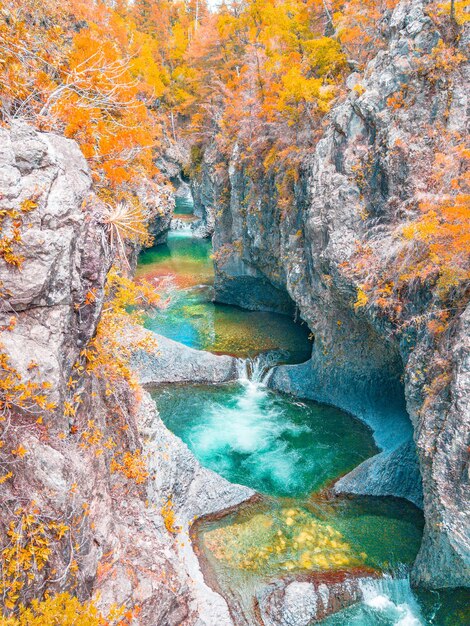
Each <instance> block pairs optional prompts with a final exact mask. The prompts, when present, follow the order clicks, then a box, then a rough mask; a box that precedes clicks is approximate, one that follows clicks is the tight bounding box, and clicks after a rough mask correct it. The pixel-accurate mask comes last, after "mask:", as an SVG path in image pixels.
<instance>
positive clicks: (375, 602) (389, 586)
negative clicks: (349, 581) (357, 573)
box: [361, 576, 426, 626]
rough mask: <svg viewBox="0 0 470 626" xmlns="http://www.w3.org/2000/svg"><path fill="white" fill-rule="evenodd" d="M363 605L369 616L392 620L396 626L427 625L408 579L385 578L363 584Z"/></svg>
mask: <svg viewBox="0 0 470 626" xmlns="http://www.w3.org/2000/svg"><path fill="white" fill-rule="evenodd" d="M361 591H362V594H363V604H364V607H365V610H366V612H367V614H370V616H371V617H372V616H373V615H377V617H384V618H385V619H387V620H390V623H392V624H394V626H421V625H422V624H425V623H426V622H425V621H424V619H423V617H422V615H421V610H420V608H419V605H418V602H417V600H416V598H415V597H414V595H413V592H412V590H411V586H410V581H409V579H408V578H407V577H406V578H393V577H391V576H384V577H383V578H379V579H377V580H372V581H371V580H367V581H364V582H363V583H361Z"/></svg>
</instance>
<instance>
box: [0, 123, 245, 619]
mask: <svg viewBox="0 0 470 626" xmlns="http://www.w3.org/2000/svg"><path fill="white" fill-rule="evenodd" d="M0 138H1V141H0V146H1V147H0V194H1V195H0V198H1V204H2V214H1V218H2V231H1V235H0V237H1V239H0V241H1V258H0V279H1V282H0V285H1V300H0V316H1V329H2V332H1V337H0V341H1V349H0V353H1V363H2V372H1V376H0V386H1V392H2V396H1V400H2V405H1V406H2V416H1V422H0V433H1V437H0V439H1V442H2V444H1V450H0V467H1V471H0V477H1V480H0V538H1V546H0V549H1V550H2V556H5V554H7V552H4V551H5V550H7V551H8V550H9V549H10V548H11V546H12V545H13V546H14V553H15V554H20V555H22V558H29V559H31V565H30V566H29V567H25V568H24V569H23V567H22V565H21V566H20V565H18V568H17V567H16V566H14V567H13V568H12V567H10V563H13V562H16V561H14V559H15V558H16V556H14V555H13V556H12V557H11V558H12V559H13V561H12V560H11V559H9V558H5V559H2V566H1V567H2V576H1V580H2V583H1V585H0V591H1V594H2V598H3V602H2V605H3V606H4V607H7V608H8V607H12V606H13V605H15V604H16V603H17V602H20V601H27V600H29V599H31V598H33V597H42V595H43V593H44V591H45V590H49V591H53V592H54V591H66V590H68V591H69V592H70V593H71V594H73V595H78V596H79V598H80V599H82V600H84V599H87V598H89V597H90V596H93V595H95V594H96V593H97V592H99V597H100V599H99V600H97V602H99V605H100V607H103V608H104V609H107V608H109V607H110V606H111V605H112V604H113V603H117V604H118V605H124V606H127V607H128V608H130V609H132V610H134V609H136V607H137V612H138V618H137V620H136V623H138V624H141V625H142V626H144V625H149V626H150V625H151V624H152V625H154V624H166V625H168V626H170V625H172V624H173V625H174V626H176V625H178V626H179V625H181V624H199V625H202V624H207V626H209V625H212V624H214V623H217V624H221V625H223V624H231V623H232V621H231V618H230V616H229V613H228V608H227V605H226V603H225V601H224V600H223V599H222V598H221V597H220V596H219V595H217V594H216V593H214V592H213V591H212V590H210V589H209V588H208V587H207V586H206V585H205V583H204V581H203V578H202V575H201V573H200V571H199V566H198V562H197V558H196V556H195V554H194V552H193V551H192V547H191V541H190V539H189V535H188V528H189V524H190V522H191V521H192V520H193V519H194V518H196V517H198V516H200V515H202V514H205V513H212V512H215V511H218V510H220V509H221V508H224V507H230V506H233V505H234V504H237V503H239V502H240V501H242V500H244V499H246V498H248V497H250V496H251V493H252V492H251V491H250V490H249V489H246V488H242V487H238V486H235V485H230V484H229V483H227V482H226V481H225V480H223V479H222V478H220V477H219V476H216V475H215V474H213V473H212V472H209V471H207V470H204V469H202V468H201V467H200V466H199V464H198V463H197V461H196V460H195V459H194V457H193V456H192V454H191V453H190V452H189V450H188V449H187V448H186V446H185V445H184V444H182V442H181V441H179V440H178V439H177V438H176V437H174V436H173V435H172V434H171V433H169V432H168V431H167V429H166V428H165V426H164V425H163V423H162V422H161V420H160V418H159V416H158V414H157V412H156V409H155V406H154V404H153V402H152V400H151V399H150V396H148V394H147V393H146V392H145V391H144V390H143V389H142V388H139V387H138V386H137V387H136V386H135V385H130V384H129V382H127V381H126V380H122V381H116V380H114V381H113V383H112V388H111V387H110V385H109V384H108V383H109V381H107V380H106V379H102V378H100V377H99V376H96V375H95V374H94V373H92V372H89V373H88V374H84V373H83V370H84V361H83V351H84V350H86V349H87V347H88V345H89V341H90V339H91V338H92V337H93V335H94V333H95V331H96V327H97V323H98V320H99V318H100V313H101V309H102V306H103V301H104V297H105V296H104V286H105V280H106V275H107V272H108V270H109V267H110V264H111V251H110V249H109V244H108V233H107V231H106V228H105V225H104V219H103V206H102V204H101V203H100V201H99V200H98V198H97V197H96V195H95V194H94V192H93V188H92V179H91V175H90V172H89V169H88V166H87V163H86V161H85V159H84V158H83V156H82V154H81V152H80V150H79V148H78V146H77V145H76V144H75V143H74V142H73V141H70V140H67V139H64V138H62V137H59V136H56V135H54V134H47V133H40V132H36V131H35V130H32V129H31V128H30V127H29V126H27V125H25V124H15V125H13V126H12V128H11V129H10V130H7V129H5V128H2V129H0ZM153 204H154V205H155V206H157V205H158V199H154V202H153ZM214 358H215V357H214ZM229 366H230V364H227V367H229ZM170 369H171V368H169V366H167V368H166V370H167V375H171V371H170ZM160 378H161V376H160ZM168 380H169V379H168ZM140 458H145V459H146V464H147V469H146V470H145V472H144V474H142V470H143V467H144V466H142V465H141V463H140V462H139V459H140ZM147 474H148V475H147ZM18 529H20V530H19V531H18ZM22 529H25V530H24V532H23V530H22ZM12 542H13V543H12ZM34 542H36V543H34ZM40 551H41V552H40ZM8 554H9V553H8ZM31 554H32V555H33V556H31ZM27 555H29V556H27ZM137 612H136V613H135V615H137ZM214 620H215V621H214Z"/></svg>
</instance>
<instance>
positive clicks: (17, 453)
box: [11, 444, 28, 459]
mask: <svg viewBox="0 0 470 626" xmlns="http://www.w3.org/2000/svg"><path fill="white" fill-rule="evenodd" d="M11 453H12V454H13V455H14V456H17V457H18V458H20V459H22V458H23V457H24V456H25V455H26V454H27V453H28V451H27V450H26V448H25V447H24V446H23V445H21V444H20V445H19V446H18V447H17V448H16V449H15V450H12V451H11Z"/></svg>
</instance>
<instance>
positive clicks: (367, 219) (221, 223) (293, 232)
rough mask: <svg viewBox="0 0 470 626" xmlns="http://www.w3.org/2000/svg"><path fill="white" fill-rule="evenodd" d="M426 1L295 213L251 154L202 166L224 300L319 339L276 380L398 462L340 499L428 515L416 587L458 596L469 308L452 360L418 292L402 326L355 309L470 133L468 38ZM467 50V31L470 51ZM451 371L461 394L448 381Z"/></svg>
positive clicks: (361, 478)
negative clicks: (438, 170)
mask: <svg viewBox="0 0 470 626" xmlns="http://www.w3.org/2000/svg"><path fill="white" fill-rule="evenodd" d="M426 4H427V3H425V2H422V1H421V0H404V1H403V2H401V3H400V4H399V5H398V6H397V8H396V9H395V11H394V12H393V15H392V16H391V18H390V23H389V24H388V27H387V29H388V30H387V32H389V42H388V46H387V47H386V49H384V50H381V51H379V52H378V54H377V56H376V57H375V58H374V59H373V60H372V61H371V62H370V63H369V64H368V66H367V68H366V70H365V72H364V75H362V76H360V75H359V74H352V75H351V76H350V77H349V79H348V83H347V84H348V88H349V94H348V95H347V97H345V98H344V99H343V101H342V102H341V103H339V104H338V105H336V106H335V107H334V108H333V110H332V111H331V113H330V115H329V118H328V125H327V127H326V130H325V131H324V133H323V136H322V138H321V140H320V141H319V142H318V144H317V146H316V149H315V151H314V152H313V153H312V154H310V155H309V156H308V158H306V159H305V161H304V163H303V166H302V167H301V171H299V177H298V182H297V183H296V187H295V193H294V198H293V202H292V205H291V206H290V207H289V209H288V210H284V211H281V210H280V209H279V208H278V204H277V187H276V182H277V179H276V176H277V175H276V174H270V173H269V172H268V173H267V174H266V176H265V177H264V178H263V179H262V180H256V181H254V180H252V179H251V178H250V176H249V175H248V174H247V172H246V171H245V169H244V166H243V164H242V160H240V159H239V154H238V148H237V146H235V148H234V151H233V155H232V158H231V161H230V162H229V163H226V164H225V169H224V168H223V167H222V166H221V163H217V162H216V160H215V161H214V158H213V157H212V156H211V157H210V158H208V159H204V158H202V159H201V160H200V162H199V165H198V167H199V168H200V170H201V171H199V172H198V173H197V175H196V178H197V180H198V181H199V182H198V185H199V187H201V186H202V187H204V188H205V192H204V194H205V197H206V198H208V199H209V201H208V203H207V205H208V206H206V212H207V210H208V207H209V208H210V212H211V219H213V220H214V222H215V231H214V247H215V254H214V257H215V266H216V280H215V290H216V299H217V300H218V301H220V302H227V303H231V304H238V305H240V306H244V307H246V308H252V309H256V308H259V309H266V310H277V311H279V312H289V311H291V310H292V308H293V306H294V303H295V307H296V309H297V310H298V312H299V313H300V316H301V318H302V319H303V320H304V321H305V322H306V323H307V324H308V326H309V328H310V329H311V331H312V333H313V335H314V337H315V341H314V346H313V352H312V358H311V360H310V361H309V362H308V363H306V364H303V365H298V366H295V365H293V366H281V367H278V368H276V369H275V371H274V373H273V375H272V377H271V379H270V384H271V385H272V386H273V387H275V388H277V389H279V390H282V391H287V392H292V393H295V394H298V395H300V396H304V397H308V398H312V399H315V400H319V401H322V402H327V403H331V404H335V405H337V406H340V407H341V408H343V409H346V410H348V411H350V412H351V413H353V414H355V415H357V416H358V417H360V418H361V419H363V420H365V421H366V422H367V423H368V424H370V425H371V427H372V428H373V429H374V432H375V436H376V439H377V441H378V443H379V444H380V446H381V447H382V448H383V450H384V452H383V453H382V454H381V455H379V456H377V457H375V458H374V459H372V460H369V461H367V462H366V463H365V464H364V465H363V466H360V467H359V468H357V469H356V470H355V472H354V473H353V474H350V475H348V476H347V477H345V478H344V479H343V480H342V481H340V483H338V485H337V489H338V490H346V491H350V492H353V493H373V494H375V495H387V494H391V495H398V496H403V497H406V498H408V499H409V500H411V501H412V502H414V503H415V504H417V505H419V506H422V505H423V504H424V513H425V518H426V527H425V532H424V537H423V543H422V548H421V551H420V554H419V556H418V559H417V561H416V564H415V566H414V569H413V581H414V583H416V584H422V585H426V586H431V587H432V586H435V587H446V586H458V585H468V584H469V582H470V570H469V566H470V552H469V549H470V539H469V537H468V535H467V533H468V529H469V527H470V518H469V511H470V507H469V497H468V496H469V493H468V491H469V484H468V465H467V463H468V457H467V454H468V451H467V443H468V432H469V422H470V406H469V399H470V391H469V384H470V367H469V358H470V357H469V338H468V318H469V315H470V310H469V309H467V310H466V311H464V312H462V309H463V308H465V307H462V306H459V308H458V310H457V311H456V312H455V314H454V318H453V319H451V320H450V322H449V328H450V331H449V333H448V338H447V342H446V348H445V351H446V354H445V358H444V357H443V354H442V346H439V345H438V344H437V343H436V341H435V340H434V339H433V337H432V336H431V334H430V332H429V331H428V330H427V329H426V326H424V328H421V329H420V330H416V328H415V327H414V326H413V324H412V323H410V320H412V319H416V318H417V317H419V316H420V315H424V314H425V313H426V310H427V307H428V306H429V305H430V302H431V299H432V294H431V293H430V292H426V291H425V292H424V293H423V292H422V291H421V292H420V291H419V290H417V291H416V293H415V294H414V297H413V299H412V301H411V302H410V303H409V304H408V308H407V310H406V312H405V314H404V315H405V323H401V324H400V325H398V324H397V323H396V321H395V319H394V318H393V316H391V315H387V313H386V312H385V313H384V311H381V310H380V309H379V308H378V307H377V306H374V305H372V304H370V305H363V304H360V303H359V304H360V306H357V305H356V306H355V303H356V300H357V297H358V293H359V292H360V288H361V284H362V282H366V279H365V276H366V277H367V274H368V273H369V275H373V270H374V267H373V266H371V267H370V268H367V262H366V264H365V265H366V267H365V269H363V271H362V276H360V277H359V276H355V275H354V272H351V271H350V268H351V267H354V265H355V264H356V263H357V258H358V247H359V246H358V244H360V245H362V246H363V247H364V246H367V249H368V250H369V251H370V252H371V257H370V259H372V260H371V261H368V263H372V264H373V263H375V264H376V265H377V266H381V267H384V266H387V264H391V263H393V261H394V258H395V257H396V255H397V254H398V252H399V250H400V236H399V232H400V227H401V226H402V225H403V224H404V223H405V222H406V221H407V220H410V219H415V218H416V216H417V215H418V214H419V209H418V204H419V202H420V201H421V200H422V199H423V198H425V197H426V193H427V192H428V186H429V185H430V180H431V168H432V164H433V161H434V156H435V153H436V151H437V148H436V139H435V135H433V134H432V133H431V132H430V129H433V128H439V127H442V129H444V130H445V131H446V132H450V133H455V134H461V135H462V136H465V133H466V123H467V119H468V115H467V106H468V103H467V97H468V86H469V80H468V79H469V76H468V64H467V63H455V64H454V65H452V66H451V67H450V68H448V70H447V73H446V74H444V75H441V77H440V78H439V79H438V80H437V82H436V81H435V80H433V79H431V78H430V76H429V71H430V70H429V62H430V61H429V60H430V59H432V58H433V56H432V51H433V49H434V48H435V46H436V44H437V43H438V41H439V40H440V39H441V40H445V39H446V38H447V39H449V38H451V39H452V38H454V39H453V40H455V31H453V30H452V29H450V30H449V29H447V30H446V29H445V27H443V30H442V31H440V30H439V29H438V27H437V26H436V24H435V22H433V21H432V20H431V19H430V18H429V17H428V16H427V15H426V11H425V9H426ZM466 44H468V31H467V32H465V31H463V32H462V33H461V34H460V39H459V43H458V45H459V48H460V50H461V51H464V50H465V46H466ZM426 64H428V65H426ZM424 67H428V70H427V71H426V70H425V69H423V68H424ZM391 98H392V99H393V102H397V101H398V102H399V104H396V105H395V104H392V102H391V101H390V99H391ZM400 99H401V100H402V101H403V102H404V104H401V102H400ZM433 136H434V139H433V138H432V137H433ZM222 171H223V175H222V174H221V172H222ZM211 185H212V188H211ZM369 270H370V271H369ZM461 304H462V303H461ZM406 316H408V317H406ZM402 322H403V319H402ZM439 363H441V365H440V364H439ZM442 363H445V364H444V365H442ZM443 374H444V375H445V377H446V384H444V385H441V386H439V385H436V380H438V379H439V376H442V375H443ZM430 389H434V392H433V394H432V395H431V393H430V391H429V390H430ZM413 440H414V443H413ZM415 445H416V449H417V453H418V456H417V457H416V453H415ZM421 478H422V482H423V494H424V502H423V495H422V492H421V484H420V483H421Z"/></svg>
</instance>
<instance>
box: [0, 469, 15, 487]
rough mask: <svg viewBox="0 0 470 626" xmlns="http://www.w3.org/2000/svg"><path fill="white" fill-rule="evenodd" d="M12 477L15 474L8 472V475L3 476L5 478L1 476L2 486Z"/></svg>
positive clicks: (0, 482) (0, 483)
mask: <svg viewBox="0 0 470 626" xmlns="http://www.w3.org/2000/svg"><path fill="white" fill-rule="evenodd" d="M12 477H13V472H7V473H6V474H3V476H0V485H3V483H6V481H7V480H9V479H10V478H12Z"/></svg>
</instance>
